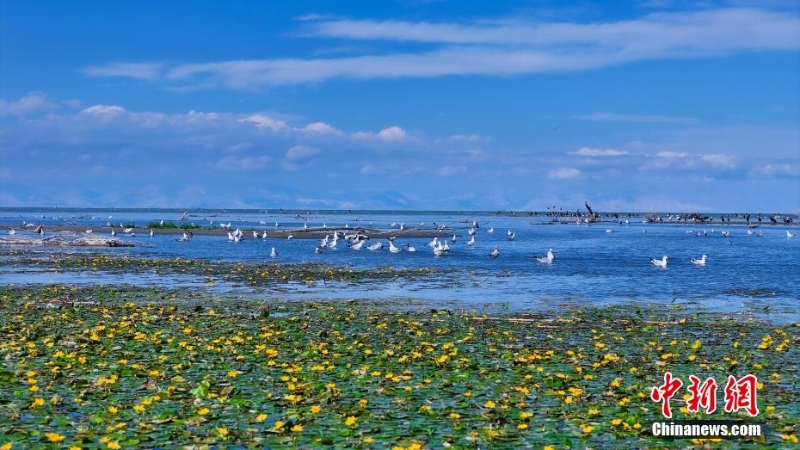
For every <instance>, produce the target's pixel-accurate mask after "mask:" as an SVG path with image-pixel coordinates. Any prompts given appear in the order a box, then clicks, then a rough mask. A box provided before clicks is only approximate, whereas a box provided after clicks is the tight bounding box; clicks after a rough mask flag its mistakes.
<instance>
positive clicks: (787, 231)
mask: <svg viewBox="0 0 800 450" xmlns="http://www.w3.org/2000/svg"><path fill="white" fill-rule="evenodd" d="M793 237H794V234H792V233H790V232H789V230H786V238H787V239H788V238H793Z"/></svg>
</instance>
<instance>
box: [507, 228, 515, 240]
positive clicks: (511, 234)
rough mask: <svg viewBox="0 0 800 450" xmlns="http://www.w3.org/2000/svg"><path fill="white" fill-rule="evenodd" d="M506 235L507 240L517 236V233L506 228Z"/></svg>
mask: <svg viewBox="0 0 800 450" xmlns="http://www.w3.org/2000/svg"><path fill="white" fill-rule="evenodd" d="M506 237H507V238H508V240H509V241H513V240H514V239H515V238H516V237H517V233H515V232H513V231H511V230H508V231H507V232H506Z"/></svg>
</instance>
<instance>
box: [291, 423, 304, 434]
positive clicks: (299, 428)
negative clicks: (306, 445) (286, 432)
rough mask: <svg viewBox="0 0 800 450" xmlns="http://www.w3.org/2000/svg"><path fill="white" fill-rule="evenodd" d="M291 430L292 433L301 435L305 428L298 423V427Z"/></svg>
mask: <svg viewBox="0 0 800 450" xmlns="http://www.w3.org/2000/svg"><path fill="white" fill-rule="evenodd" d="M290 430H291V431H292V433H299V432H301V431H303V426H302V425H300V424H299V423H298V424H297V425H295V426H293V427H292V428H290Z"/></svg>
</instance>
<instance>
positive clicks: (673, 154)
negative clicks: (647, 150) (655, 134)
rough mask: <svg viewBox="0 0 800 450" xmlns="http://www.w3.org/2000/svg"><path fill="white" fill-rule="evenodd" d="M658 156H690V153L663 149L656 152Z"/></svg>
mask: <svg viewBox="0 0 800 450" xmlns="http://www.w3.org/2000/svg"><path fill="white" fill-rule="evenodd" d="M655 156H656V157H658V158H688V157H689V154H688V153H686V152H673V151H669V150H663V151H660V152H658V153H656V154H655Z"/></svg>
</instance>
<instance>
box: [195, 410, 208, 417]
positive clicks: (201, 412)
mask: <svg viewBox="0 0 800 450" xmlns="http://www.w3.org/2000/svg"><path fill="white" fill-rule="evenodd" d="M197 414H198V415H201V416H205V415H206V414H208V408H200V410H199V411H197Z"/></svg>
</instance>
